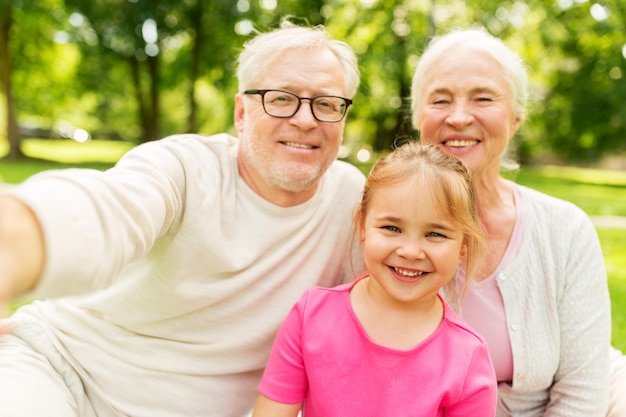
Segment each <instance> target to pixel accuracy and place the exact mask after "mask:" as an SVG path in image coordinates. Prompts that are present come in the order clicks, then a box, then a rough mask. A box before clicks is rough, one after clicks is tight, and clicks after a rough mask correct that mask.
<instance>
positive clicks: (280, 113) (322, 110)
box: [243, 90, 352, 123]
mask: <svg viewBox="0 0 626 417" xmlns="http://www.w3.org/2000/svg"><path fill="white" fill-rule="evenodd" d="M243 93H244V94H259V95H260V96H261V101H262V102H263V110H265V113H267V114H268V115H270V116H274V117H283V118H287V117H292V116H293V115H294V114H296V113H297V112H298V110H300V105H301V104H302V100H309V105H310V106H311V114H313V117H315V118H316V119H317V120H319V121H320V122H330V123H334V122H340V121H341V120H343V118H344V116H345V115H346V112H347V111H348V107H349V106H350V104H352V100H350V99H349V98H344V97H338V96H314V97H300V96H298V95H296V94H294V93H291V92H289V91H284V90H246V91H244V92H243Z"/></svg>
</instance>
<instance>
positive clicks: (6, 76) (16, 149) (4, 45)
mask: <svg viewBox="0 0 626 417" xmlns="http://www.w3.org/2000/svg"><path fill="white" fill-rule="evenodd" d="M1 7H2V8H1V9H0V13H1V15H0V18H1V21H0V65H1V66H2V68H1V72H2V87H3V89H4V94H5V99H6V111H7V120H6V122H7V139H8V140H9V153H8V155H7V158H8V159H11V160H19V159H24V158H25V155H24V153H23V152H22V150H21V148H20V144H21V139H22V138H21V136H20V131H19V127H18V125H17V116H16V114H15V103H14V102H13V88H12V81H11V79H12V73H13V68H12V63H13V61H12V59H11V50H10V48H9V44H10V39H11V26H12V24H13V17H12V13H11V12H12V10H11V3H10V2H3V4H2V6H1Z"/></svg>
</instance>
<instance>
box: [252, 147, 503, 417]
mask: <svg viewBox="0 0 626 417" xmlns="http://www.w3.org/2000/svg"><path fill="white" fill-rule="evenodd" d="M355 226H356V229H357V232H358V237H359V240H360V242H361V244H362V245H363V254H364V260H365V266H366V268H367V271H368V274H367V275H365V276H363V277H362V278H360V279H357V280H356V281H354V282H352V283H349V284H344V285H341V286H338V287H335V288H319V287H316V288H312V289H310V290H308V291H307V292H306V293H305V294H304V296H303V297H302V298H301V299H300V301H298V303H297V304H296V305H295V306H294V307H293V309H292V310H291V312H290V313H289V315H288V317H287V319H286V320H285V322H284V323H283V325H282V327H281V329H280V331H279V333H278V336H277V338H276V341H275V344H274V347H273V350H272V354H271V356H270V359H269V362H268V365H267V368H266V370H265V373H264V375H263V379H262V381H261V383H260V385H259V391H260V393H261V394H260V395H259V398H258V401H257V404H256V408H255V410H254V413H253V417H283V416H292V417H293V416H297V415H298V412H299V411H300V410H302V412H303V415H304V416H305V417H316V416H317V417H319V416H325V417H329V416H331V417H345V416H359V417H365V416H373V417H374V416H375V417H382V416H403V417H405V416H406V417H408V416H420V417H421V416H428V417H431V416H433V417H434V416H444V415H445V416H446V417H450V416H462V417H467V416H472V417H479V416H493V415H495V407H496V378H495V373H494V370H493V366H492V363H491V360H490V358H489V354H488V351H487V346H486V343H485V341H484V340H483V339H482V337H481V336H479V335H478V334H477V333H476V332H474V331H473V330H472V329H471V328H469V327H468V325H467V324H466V323H465V322H464V321H463V320H462V319H461V317H460V316H458V315H456V314H455V312H454V311H453V310H452V308H451V307H449V306H448V305H446V304H445V303H444V301H443V299H442V298H441V297H440V296H439V294H438V293H439V291H440V290H441V289H442V288H443V289H444V290H446V291H450V290H455V289H456V280H454V279H453V278H454V277H455V273H456V270H457V267H458V266H459V264H460V263H463V267H464V269H465V270H466V271H467V273H468V276H470V274H472V273H473V272H474V270H475V269H476V265H477V264H478V263H479V262H480V260H481V257H482V256H483V253H484V250H485V249H484V248H485V245H484V240H483V235H482V231H481V228H480V226H479V220H478V218H477V214H476V208H475V203H474V199H473V188H472V185H471V182H470V178H469V174H468V172H467V170H466V169H465V167H464V166H463V164H462V163H461V162H460V161H459V160H457V159H456V158H454V157H452V156H449V155H447V154H446V153H445V152H443V151H441V150H439V149H438V148H436V147H434V146H430V145H420V144H418V143H417V142H408V143H406V144H404V145H402V146H400V147H398V148H396V149H395V150H394V151H393V152H391V153H389V154H388V155H386V156H385V157H383V158H382V159H381V160H380V161H378V162H377V163H376V165H375V166H374V167H373V169H372V172H371V173H370V175H369V177H368V179H367V182H366V184H365V189H364V192H363V198H362V201H361V204H360V206H359V207H358V210H357V212H356V215H355Z"/></svg>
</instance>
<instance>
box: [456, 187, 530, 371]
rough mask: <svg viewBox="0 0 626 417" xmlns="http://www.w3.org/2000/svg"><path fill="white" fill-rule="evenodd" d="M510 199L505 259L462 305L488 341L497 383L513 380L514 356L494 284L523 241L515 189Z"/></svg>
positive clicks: (469, 292) (475, 285)
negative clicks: (512, 209) (513, 217)
mask: <svg viewBox="0 0 626 417" xmlns="http://www.w3.org/2000/svg"><path fill="white" fill-rule="evenodd" d="M513 195H514V199H515V207H516V209H517V218H516V220H515V225H514V226H513V233H512V234H511V239H510V240H509V244H508V246H507V248H506V251H505V253H504V256H503V257H502V259H501V260H500V263H499V264H498V266H497V267H496V269H495V270H494V271H493V273H492V274H491V275H489V276H488V277H487V278H485V279H484V280H481V281H479V282H476V281H472V282H471V283H470V285H469V286H468V288H467V293H466V294H465V298H464V299H463V303H462V304H461V314H462V315H463V318H464V319H465V320H467V322H468V323H469V324H470V325H471V326H472V327H473V328H474V329H475V330H476V331H477V332H478V333H479V334H480V335H482V336H483V337H484V338H485V340H487V344H488V345H489V353H490V355H491V360H492V361H493V365H494V367H495V369H496V376H497V378H498V381H500V382H510V381H512V380H513V354H512V351H511V341H510V340H509V330H508V326H507V322H506V314H505V312H504V303H503V302H502V295H501V294H500V290H499V289H498V283H497V280H498V279H500V277H501V276H500V274H501V273H502V271H503V270H504V269H505V268H506V267H507V266H509V265H510V264H511V262H513V259H515V257H516V256H517V253H518V252H519V248H520V246H521V244H522V238H523V237H524V236H523V235H524V208H523V204H522V202H521V200H520V196H519V190H518V189H517V188H514V193H513ZM459 276H460V277H461V279H465V274H464V273H460V274H459ZM487 318H488V320H487Z"/></svg>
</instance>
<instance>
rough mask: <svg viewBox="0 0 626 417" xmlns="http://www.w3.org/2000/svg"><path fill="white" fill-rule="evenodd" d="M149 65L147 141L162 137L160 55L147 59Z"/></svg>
mask: <svg viewBox="0 0 626 417" xmlns="http://www.w3.org/2000/svg"><path fill="white" fill-rule="evenodd" d="M146 64H147V65H148V76H149V86H150V102H149V106H147V109H148V110H149V112H148V114H147V116H148V117H147V120H146V131H145V133H144V138H145V141H146V142H147V141H149V140H156V139H159V137H160V134H161V132H160V130H161V129H160V123H159V118H160V114H159V59H158V56H149V57H148V58H147V59H146Z"/></svg>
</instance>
